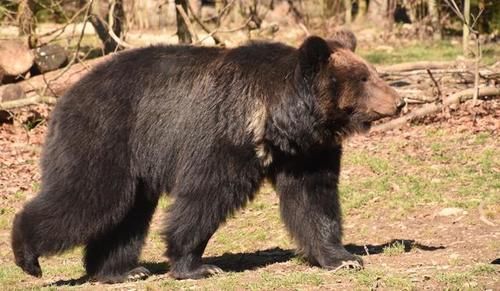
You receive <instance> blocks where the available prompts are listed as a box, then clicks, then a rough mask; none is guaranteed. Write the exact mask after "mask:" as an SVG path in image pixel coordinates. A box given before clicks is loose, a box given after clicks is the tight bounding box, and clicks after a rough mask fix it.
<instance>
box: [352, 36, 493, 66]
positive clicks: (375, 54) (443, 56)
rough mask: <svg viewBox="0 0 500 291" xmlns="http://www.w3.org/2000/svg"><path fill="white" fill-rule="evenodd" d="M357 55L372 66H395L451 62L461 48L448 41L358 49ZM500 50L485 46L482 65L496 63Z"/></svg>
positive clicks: (489, 45) (460, 54)
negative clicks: (427, 62)
mask: <svg viewBox="0 0 500 291" xmlns="http://www.w3.org/2000/svg"><path fill="white" fill-rule="evenodd" d="M358 53H359V54H360V55H361V56H363V57H364V58H365V59H366V60H367V61H369V62H370V63H373V64H384V65H390V64H397V63H403V62H415V61H421V60H426V61H453V60H456V59H457V57H459V56H462V55H463V51H462V46H461V45H459V44H456V43H452V42H451V41H450V40H443V41H432V42H431V41H428V42H415V43H412V44H408V45H394V46H393V47H391V49H389V50H388V49H387V47H375V48H365V47H362V46H361V47H360V48H359V50H358ZM499 54H500V48H498V46H497V45H495V44H493V43H492V44H486V45H485V46H484V47H483V58H482V63H483V64H486V65H491V64H493V63H495V62H496V60H497V59H498V55H499Z"/></svg>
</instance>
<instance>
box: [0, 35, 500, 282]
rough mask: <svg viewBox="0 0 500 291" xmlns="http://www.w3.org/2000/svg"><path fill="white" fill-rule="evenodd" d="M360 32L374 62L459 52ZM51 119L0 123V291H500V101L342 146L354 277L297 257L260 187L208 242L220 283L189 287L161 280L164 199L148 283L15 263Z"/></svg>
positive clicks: (77, 258)
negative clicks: (14, 231)
mask: <svg viewBox="0 0 500 291" xmlns="http://www.w3.org/2000/svg"><path fill="white" fill-rule="evenodd" d="M280 31H282V32H283V33H284V34H286V35H283V36H281V37H278V39H279V40H281V41H283V40H285V41H286V40H290V41H288V42H289V43H292V44H297V43H298V39H299V38H298V37H297V34H290V31H287V30H280ZM364 34H365V36H363V33H361V35H360V37H358V39H359V40H360V47H359V52H360V54H361V55H363V56H364V57H366V59H368V60H369V61H371V62H373V63H375V64H391V63H398V62H402V61H406V62H407V61H414V60H440V61H441V60H455V59H456V57H457V55H458V54H460V46H459V44H458V43H453V42H432V43H428V44H425V43H420V42H419V41H413V42H409V43H405V45H397V44H396V45H394V44H392V45H391V44H389V45H388V43H386V42H384V41H383V40H382V39H380V40H376V39H375V40H374V39H370V36H372V35H375V34H374V33H373V32H370V31H367V32H366V33H364ZM152 37H153V38H157V37H158V36H152ZM144 38H146V36H144ZM402 39H404V38H403V37H402ZM85 40H86V41H87V42H89V43H88V44H87V43H86V44H85V45H88V46H90V47H93V46H94V45H95V43H96V38H95V37H94V36H90V37H88V38H86V39H85ZM132 40H133V39H132ZM368 43H369V44H370V45H369V46H368V45H367V44H368ZM389 43H390V42H389ZM499 53H500V47H499V46H495V44H489V45H485V52H484V60H483V63H484V64H492V63H495V62H496V61H498V54H499ZM469 85H470V84H469ZM442 86H443V87H446V88H450V90H451V86H448V85H447V84H442ZM431 89H432V88H431ZM445 91H446V90H445ZM448 91H449V90H448ZM453 91H455V92H456V91H457V90H456V89H455V88H453ZM51 110H52V107H51V106H48V105H36V106H28V107H23V108H20V109H16V110H12V113H13V114H14V117H15V118H14V122H13V124H0V289H2V290H25V289H35V290H38V289H44V290H55V289H70V288H76V289H83V290H87V289H88V290H101V289H119V290H120V289H121V290H179V289H206V290H224V289H225V290H234V289H238V290H241V289H251V290H270V289H273V290H274V289H280V290H290V289H299V290H314V289H321V290H325V289H330V290H354V289H358V290H359V289H361V290H366V289H392V290H404V289H406V290H411V289H418V290H422V289H429V290H436V289H449V290H457V289H460V290H463V289H473V290H476V289H477V290H487V289H490V290H500V276H499V275H500V265H499V264H500V262H499V261H500V101H499V100H498V99H496V100H490V101H480V102H479V106H476V107H472V106H470V103H465V104H462V105H461V106H458V108H455V109H454V110H451V111H448V110H446V111H444V112H442V113H439V114H437V115H434V116H432V117H428V118H424V119H421V120H419V121H418V122H415V123H413V124H411V125H410V126H406V127H404V128H402V129H399V130H393V131H389V132H386V133H371V134H369V135H363V136H355V137H352V138H351V139H349V140H348V141H347V142H346V144H345V155H344V159H343V163H342V167H343V170H342V174H341V182H340V193H341V200H342V209H343V213H344V229H345V234H344V243H345V244H346V246H347V248H348V249H349V250H350V251H351V252H353V253H356V254H358V255H360V256H362V257H363V260H364V262H365V269H363V270H361V271H347V270H342V271H338V272H335V273H334V272H330V271H325V270H322V269H320V268H317V267H311V266H309V265H308V264H307V263H305V262H304V261H303V260H302V259H301V258H299V257H297V256H295V255H294V248H295V245H294V243H293V241H292V240H291V239H290V237H289V236H288V234H287V232H286V231H285V229H284V227H283V224H282V222H281V221H280V217H279V199H278V197H277V195H276V193H275V192H274V190H273V189H272V188H271V187H270V186H269V185H267V184H266V185H264V186H263V187H262V188H261V189H260V191H259V193H258V195H257V197H256V199H255V200H254V201H253V202H252V203H250V204H249V205H248V206H247V207H246V208H245V209H244V210H242V211H240V212H238V213H237V214H236V215H235V216H234V217H232V218H231V219H229V220H228V222H227V223H226V224H225V225H224V226H222V227H221V228H220V229H219V230H218V231H217V232H216V234H215V235H214V237H213V238H212V239H211V240H210V242H209V244H208V247H207V250H206V252H205V258H206V260H207V261H208V262H211V263H213V264H215V265H218V266H220V267H221V268H222V269H223V270H225V271H226V272H225V273H223V274H220V275H217V276H214V277H211V278H207V279H203V280H196V281H194V280H186V281H176V280H173V279H172V278H170V277H169V276H168V268H169V267H168V262H167V260H166V258H165V257H164V256H163V254H164V252H165V245H164V243H163V242H162V240H161V238H160V235H159V234H160V231H161V229H162V225H161V221H162V217H163V216H164V214H165V212H166V209H167V208H168V205H169V204H170V202H171V201H170V200H169V199H168V198H164V199H162V200H161V201H160V204H159V206H158V208H159V209H158V210H157V213H156V215H155V218H154V220H153V224H152V227H151V231H150V233H149V236H148V238H147V243H146V246H145V247H144V250H143V254H142V258H141V263H142V264H143V265H145V266H146V267H148V268H149V269H151V270H152V271H153V272H154V275H153V276H151V277H150V278H148V279H147V280H145V281H138V282H126V283H123V284H115V285H100V284H98V283H92V282H87V281H85V280H84V279H82V276H83V275H84V269H83V266H82V262H81V258H82V249H81V248H77V249H75V250H73V251H70V252H68V253H65V254H63V255H60V256H56V257H51V258H42V259H41V260H40V263H41V266H42V269H43V271H44V276H43V277H42V278H41V279H37V278H33V277H30V276H28V275H26V274H24V273H22V271H21V270H20V269H19V268H18V267H16V266H15V264H14V263H13V257H12V252H11V249H10V230H11V226H12V220H13V217H14V214H15V213H16V212H17V211H19V210H20V209H21V207H22V205H23V204H24V203H25V202H26V201H27V200H29V199H30V198H32V197H33V196H34V195H35V194H36V192H37V191H38V189H39V187H40V184H39V183H40V172H39V167H38V164H39V157H40V151H41V146H42V144H43V140H44V136H45V133H46V131H47V118H48V117H49V113H50V111H51ZM0 119H2V118H0Z"/></svg>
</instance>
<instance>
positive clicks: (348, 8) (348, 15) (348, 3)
mask: <svg viewBox="0 0 500 291" xmlns="http://www.w3.org/2000/svg"><path fill="white" fill-rule="evenodd" d="M344 6H345V24H346V25H347V26H350V25H351V23H352V0H344Z"/></svg>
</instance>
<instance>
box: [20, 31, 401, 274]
mask: <svg viewBox="0 0 500 291" xmlns="http://www.w3.org/2000/svg"><path fill="white" fill-rule="evenodd" d="M354 43H355V41H354ZM351 48H352V47H351ZM400 105H401V99H400V98H399V96H398V95H397V94H396V93H395V91H394V90H392V89H391V88H390V87H389V86H388V85H387V84H385V83H384V82H383V81H382V80H381V79H380V78H379V77H378V76H377V74H376V72H375V71H374V70H373V69H372V67H371V66H370V65H369V64H367V63H366V62H365V61H364V60H362V59H361V58H359V57H358V56H356V55H355V54H354V53H353V51H351V50H349V49H348V46H347V47H346V45H345V44H343V43H342V42H339V41H335V39H334V40H331V41H329V42H327V41H325V40H323V39H322V38H319V37H309V38H308V39H306V40H305V41H304V43H303V44H302V45H301V46H300V48H298V49H297V48H293V47H290V46H287V45H284V44H280V43H252V44H248V45H245V46H241V47H238V48H234V49H223V48H207V47H192V46H154V47H149V48H142V49H136V50H130V51H126V52H123V53H120V54H118V55H117V56H115V57H114V58H113V59H112V60H111V61H109V62H107V63H105V64H102V65H100V66H98V67H97V68H95V69H93V70H92V71H91V72H90V73H89V74H88V75H87V76H86V77H84V78H83V79H82V80H81V81H80V82H78V83H77V84H76V85H75V86H74V87H73V88H72V89H71V90H69V91H68V92H67V93H66V95H65V96H64V97H62V98H61V99H60V100H59V102H58V104H57V106H56V108H55V109H54V111H53V113H52V117H51V120H50V124H49V134H48V136H47V139H46V143H45V147H44V150H43V155H42V162H41V168H42V183H41V190H40V193H39V194H38V195H37V196H36V197H35V198H34V199H33V200H31V201H29V202H28V203H27V204H26V205H25V206H24V208H23V210H22V211H20V212H19V213H18V214H17V215H16V218H15V221H14V228H13V231H12V248H13V251H14V255H15V260H16V263H17V265H18V266H20V267H21V268H22V269H23V270H24V271H25V272H27V273H29V274H31V275H34V276H41V275H42V271H41V268H40V265H39V263H38V258H39V257H40V256H48V255H54V254H59V253H61V252H63V251H66V250H68V249H71V248H73V247H75V246H77V245H84V246H85V258H84V263H85V268H86V271H87V273H88V275H89V276H91V277H92V278H94V279H97V280H100V281H103V282H119V281H123V280H125V279H127V277H129V276H136V275H138V274H139V275H147V274H148V271H147V270H146V269H145V268H142V267H139V265H138V259H139V255H140V251H141V248H142V246H143V243H144V238H145V236H146V235H147V232H148V228H149V224H150V222H151V217H152V215H153V213H154V211H155V208H156V204H157V202H158V199H159V197H160V195H161V194H162V193H169V194H170V195H171V196H173V197H174V198H175V202H174V203H173V205H172V206H171V207H170V210H169V215H168V219H167V221H166V224H165V228H164V238H165V241H166V243H167V245H168V248H167V252H166V254H167V257H168V258H169V262H170V265H171V275H172V276H173V277H175V278H179V279H184V278H201V277H205V276H209V275H211V274H213V273H216V272H219V271H220V269H218V268H217V267H215V266H211V265H204V264H202V260H201V257H202V254H203V252H204V249H205V247H206V245H207V243H208V241H209V239H210V237H211V236H212V235H213V233H214V232H215V231H216V230H217V228H218V227H219V225H220V224H221V223H223V222H224V221H225V220H226V218H227V217H228V215H230V214H231V213H233V212H235V211H236V210H238V209H240V208H242V207H244V206H245V204H246V203H247V202H248V201H249V200H251V199H253V197H254V195H255V192H256V191H257V190H258V188H259V186H260V185H261V183H262V181H263V179H265V178H269V179H270V180H271V181H272V182H273V183H274V185H275V187H276V191H277V192H278V193H279V196H280V201H281V202H280V203H281V214H282V217H283V220H284V222H285V224H286V226H287V228H288V230H289V231H290V233H291V235H292V236H293V238H294V239H295V240H296V241H297V244H298V249H299V250H300V251H301V253H302V254H303V255H304V256H305V257H306V258H307V259H308V260H309V261H311V262H312V263H314V264H317V265H319V266H321V267H324V268H336V267H338V266H339V265H341V264H342V263H343V262H345V261H353V260H354V261H359V262H360V259H359V258H357V257H355V256H353V255H351V254H350V253H348V252H347V251H346V250H345V249H344V247H343V246H342V240H341V233H342V231H341V213H340V206H339V199H338V191H337V184H338V177H339V172H340V160H341V154H342V148H341V144H340V142H341V140H342V138H343V137H345V136H347V135H350V134H352V133H354V132H357V131H365V130H367V129H368V128H369V124H370V122H372V121H373V120H375V119H377V118H380V117H383V116H387V115H391V114H394V113H396V112H397V111H398V107H400Z"/></svg>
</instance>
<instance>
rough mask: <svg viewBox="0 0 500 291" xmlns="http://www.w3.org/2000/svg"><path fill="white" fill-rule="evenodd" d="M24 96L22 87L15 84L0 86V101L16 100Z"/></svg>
mask: <svg viewBox="0 0 500 291" xmlns="http://www.w3.org/2000/svg"><path fill="white" fill-rule="evenodd" d="M24 97H26V94H24V91H23V88H22V87H21V86H19V85H17V84H7V85H3V86H0V102H5V101H11V100H17V99H21V98H24Z"/></svg>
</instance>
